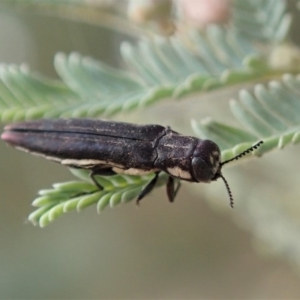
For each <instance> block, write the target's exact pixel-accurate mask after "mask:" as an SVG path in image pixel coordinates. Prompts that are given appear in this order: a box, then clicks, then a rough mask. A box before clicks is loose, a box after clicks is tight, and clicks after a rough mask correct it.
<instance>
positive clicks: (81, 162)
mask: <svg viewBox="0 0 300 300" xmlns="http://www.w3.org/2000/svg"><path fill="white" fill-rule="evenodd" d="M1 138H2V139H3V140H4V141H6V142H7V143H9V144H10V145H12V146H14V147H16V148H19V149H21V150H25V151H27V152H31V153H33V154H37V155H40V156H43V157H45V158H47V159H50V160H53V161H55V162H59V163H61V164H63V165H66V166H69V167H75V168H82V169H88V170H90V171H91V177H92V179H93V181H94V182H95V184H96V185H97V186H98V187H99V188H101V186H99V184H98V183H97V181H96V180H95V178H94V175H104V176H105V175H107V176H108V175H113V174H116V173H125V174H129V175H143V174H147V173H151V172H155V174H156V176H155V177H154V178H153V180H152V181H151V182H150V183H149V184H148V185H147V186H146V187H145V188H144V190H142V192H141V194H140V195H139V197H138V201H139V200H140V199H142V198H143V197H144V196H145V195H146V194H148V193H149V192H150V191H151V190H152V188H153V187H154V186H155V184H156V181H157V177H158V174H159V172H160V171H164V172H166V173H167V174H169V175H170V177H169V180H168V183H167V193H168V197H169V200H170V201H173V200H174V197H175V195H176V193H177V191H178V188H179V186H178V187H177V188H176V189H175V188H174V180H173V178H178V179H181V180H186V181H190V182H210V181H211V180H216V179H218V178H219V177H222V175H221V166H222V163H221V157H220V155H221V153H220V149H219V147H218V146H217V145H216V144H215V143H214V142H212V141H209V140H201V139H198V138H195V137H190V136H184V135H180V134H179V133H177V132H175V131H173V130H171V129H170V128H169V127H164V126H160V125H135V124H130V123H122V122H113V121H103V120H90V119H67V120H63V119H58V120H37V121H30V122H21V123H17V124H12V125H8V126H6V127H5V132H4V133H3V134H2V136H1ZM223 164H224V163H223ZM222 178H223V177H222ZM223 179H224V178H223ZM224 181H225V180H224ZM225 183H226V181H225ZM226 186H227V188H228V191H229V187H228V185H227V183H226ZM229 194H230V191H229Z"/></svg>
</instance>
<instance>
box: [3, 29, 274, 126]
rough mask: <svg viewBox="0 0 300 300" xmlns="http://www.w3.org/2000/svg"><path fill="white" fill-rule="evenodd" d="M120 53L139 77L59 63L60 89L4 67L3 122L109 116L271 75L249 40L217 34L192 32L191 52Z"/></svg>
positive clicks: (132, 49)
mask: <svg viewBox="0 0 300 300" xmlns="http://www.w3.org/2000/svg"><path fill="white" fill-rule="evenodd" d="M121 52H122V55H123V58H124V60H125V61H126V62H127V64H128V65H129V67H130V68H131V69H133V70H134V73H129V72H125V71H121V70H117V69H115V68H111V67H109V66H107V65H105V64H103V63H100V62H98V61H95V60H93V59H91V58H86V57H82V56H80V55H79V54H77V53H73V54H71V55H69V56H66V55H64V54H62V53H59V54H57V55H56V57H55V62H54V65H55V68H56V70H57V72H58V74H59V75H60V77H61V78H62V81H63V82H57V81H55V82H54V81H53V80H49V79H45V78H43V77H41V76H37V75H35V74H32V73H29V71H28V69H26V68H24V67H22V66H21V67H16V66H4V65H2V66H1V69H0V118H1V120H2V121H5V122H8V121H14V120H21V119H27V120H28V119H35V118H56V117H65V118H67V117H98V116H110V115H112V114H115V113H117V112H119V111H126V110H132V109H135V108H137V107H140V106H145V105H150V104H153V103H154V102H156V101H159V100H162V99H166V98H169V97H183V96H184V95H186V94H190V93H193V92H196V91H208V90H212V89H217V88H220V87H224V86H227V85H232V84H236V83H237V82H245V81H249V80H251V79H253V78H258V77H259V76H261V75H263V74H266V73H268V72H271V70H269V69H268V67H267V66H266V64H265V63H264V61H263V60H262V59H260V58H259V53H258V52H257V50H256V49H255V47H254V46H253V45H252V44H251V43H250V42H249V41H248V40H246V39H244V38H243V37H241V36H239V35H237V34H235V33H233V32H232V31H226V30H225V29H223V28H221V27H216V26H211V27H209V28H208V29H207V31H206V33H205V34H200V33H197V32H190V35H189V46H187V44H185V43H183V41H182V40H181V39H180V38H179V37H175V38H171V39H160V38H157V39H155V40H145V41H141V42H140V43H139V44H138V45H137V46H133V45H131V44H129V43H123V45H122V47H121Z"/></svg>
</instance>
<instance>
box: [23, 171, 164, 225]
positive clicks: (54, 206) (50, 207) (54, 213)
mask: <svg viewBox="0 0 300 300" xmlns="http://www.w3.org/2000/svg"><path fill="white" fill-rule="evenodd" d="M71 172H72V173H73V174H74V175H75V176H77V177H78V178H80V179H82V181H69V182H64V183H56V184H54V185H53V189H49V190H41V191H40V192H39V197H38V198H36V199H35V200H34V201H33V203H32V205H33V206H35V207H38V208H37V209H36V210H35V211H34V212H33V213H31V214H30V215H29V217H28V219H29V221H30V222H32V223H33V224H34V225H39V226H40V227H45V226H46V225H48V224H49V223H51V222H52V221H54V220H55V219H57V218H58V217H59V216H60V215H62V214H63V213H66V212H69V211H73V210H77V211H81V210H82V209H84V208H86V207H88V206H91V205H95V204H97V211H98V213H100V212H101V211H102V210H103V209H104V208H105V207H107V206H110V207H114V206H116V205H118V204H120V203H127V202H129V201H132V200H134V199H136V198H137V196H138V195H139V193H140V192H141V190H142V189H143V187H144V186H145V185H146V184H147V183H149V181H151V179H152V178H153V176H154V175H153V174H149V175H147V176H129V175H115V176H109V177H103V176H97V181H98V182H99V184H101V186H102V187H103V190H101V191H100V190H99V189H98V188H97V187H96V186H95V185H94V184H93V183H91V182H90V177H89V175H88V174H89V172H87V171H85V170H78V169H71ZM166 180H167V176H166V174H161V175H160V176H159V178H158V181H157V187H159V186H161V185H163V184H165V183H166Z"/></svg>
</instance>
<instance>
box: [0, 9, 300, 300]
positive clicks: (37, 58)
mask: <svg viewBox="0 0 300 300" xmlns="http://www.w3.org/2000/svg"><path fill="white" fill-rule="evenodd" d="M124 39H128V37H126V36H120V35H117V34H115V33H113V32H110V31H108V30H104V29H100V28H96V27H92V26H89V25H86V24H80V23H75V22H72V21H64V20H61V19H57V18H54V17H50V16H45V15H34V14H32V15H31V14H28V13H16V12H14V13H12V12H8V11H2V12H0V41H1V42H0V61H1V62H4V63H13V64H20V63H24V62H25V63H27V64H28V65H29V66H30V68H31V69H32V70H35V71H38V72H40V73H43V74H45V75H48V76H51V77H55V76H56V74H55V71H54V69H53V57H54V55H55V53H56V52H58V51H63V52H65V53H69V52H72V51H77V52H80V53H81V54H84V55H88V56H92V57H94V58H96V59H99V60H102V61H104V62H106V63H108V64H111V65H113V66H119V65H120V58H119V51H118V47H119V43H120V41H122V40H124ZM237 91H238V87H236V88H235V89H233V90H231V91H227V93H226V94H224V93H222V94H219V93H212V94H210V95H209V96H208V97H206V98H204V99H203V100H201V101H199V97H200V96H199V95H195V96H194V97H190V98H189V99H185V100H183V101H181V102H173V101H171V100H169V101H165V102H162V103H160V104H157V105H156V106H155V107H151V108H148V109H144V110H142V109H141V110H139V111H135V112H133V113H128V114H126V115H120V116H117V117H116V118H118V119H122V120H126V121H132V122H140V123H160V124H164V125H171V126H172V127H173V128H174V129H175V130H178V131H180V132H182V133H185V134H192V131H191V128H190V124H189V121H190V119H191V118H195V119H197V120H200V119H201V118H204V117H207V116H212V117H214V118H217V119H218V120H220V121H222V122H226V121H228V120H227V119H226V118H228V119H231V114H230V112H229V109H228V100H229V99H230V98H232V97H236V96H237ZM201 97H202V96H201ZM216 107H218V109H216ZM227 112H228V113H227ZM298 162H299V146H298V147H297V146H294V147H292V146H290V147H288V148H287V149H285V150H284V151H277V152H274V153H271V154H269V155H267V156H266V157H263V158H261V159H253V160H248V161H246V162H245V163H241V164H237V165H234V166H232V167H231V168H230V167H228V168H226V169H225V170H224V174H225V176H226V178H227V180H228V181H229V183H230V186H231V189H232V191H233V194H234V198H235V201H236V208H235V209H234V210H231V209H230V208H229V204H228V195H227V192H226V189H225V187H224V184H223V183H222V182H217V183H213V184H211V185H205V184H198V185H195V184H188V183H187V184H183V187H182V189H181V191H180V193H179V195H178V197H177V199H176V201H175V203H174V204H169V203H168V201H167V197H166V195H165V189H164V188H161V189H159V190H156V191H155V192H154V193H152V194H151V195H150V196H149V197H147V198H146V199H145V200H144V201H143V202H142V203H141V206H140V207H139V208H138V209H137V208H136V206H135V204H134V203H133V202H131V203H129V204H126V205H120V206H119V207H116V208H114V209H109V208H107V209H106V210H105V211H104V212H103V213H101V214H100V215H97V213H96V208H95V207H90V208H88V209H86V210H85V211H83V212H81V213H69V214H66V215H64V216H62V217H61V218H59V219H58V220H57V221H55V222H54V223H53V224H51V225H49V226H48V227H46V228H44V229H40V228H38V227H34V226H32V225H31V224H28V223H27V221H26V219H27V216H28V214H29V213H30V212H31V211H32V210H33V208H32V207H31V206H30V203H31V201H32V199H34V198H35V197H36V194H37V191H38V190H40V189H44V188H50V187H51V184H52V183H55V182H61V181H67V180H72V179H74V177H73V176H72V175H71V174H70V173H69V171H68V170H67V169H66V168H64V167H62V166H59V165H56V164H54V163H51V162H48V161H45V160H43V159H41V158H37V157H33V156H30V155H28V154H26V153H22V152H19V151H16V150H14V149H12V148H9V147H7V146H6V145H5V144H4V143H2V142H1V143H0V176H1V177H0V178H1V180H0V190H1V199H0V200H1V201H0V207H1V209H0V223H1V224H0V245H1V246H0V247H1V248H0V266H1V267H0V298H1V299H17V298H18V299H25V298H26V299H50V298H51V299H62V298H63V299H90V298H97V299H258V298H259V299H299V298H300V285H299V279H300V277H299V266H297V265H296V263H295V259H294V257H295V256H296V257H297V256H298V252H296V253H295V251H296V250H297V248H296V247H294V248H291V251H294V253H291V257H289V256H288V254H286V253H288V251H285V252H284V251H282V249H281V248H280V247H279V246H278V247H279V248H278V247H277V248H276V245H282V244H280V243H278V244H277V239H284V238H286V239H288V238H290V239H291V240H293V241H294V242H295V243H296V241H297V239H298V236H299V241H300V231H297V230H296V231H295V230H294V231H293V234H294V235H293V236H291V237H287V236H286V230H287V228H286V226H285V224H284V222H283V220H281V219H280V220H278V221H277V219H278V216H277V212H273V211H272V210H270V211H269V210H268V211H264V209H265V210H266V208H269V207H272V205H274V206H275V207H276V208H278V206H279V207H280V209H282V210H285V209H286V207H285V206H284V203H285V202H294V204H295V208H298V210H297V209H295V210H294V211H293V212H292V213H291V212H290V213H291V214H290V215H292V216H293V217H294V218H295V220H297V219H299V215H300V202H299V192H300V179H299V163H298ZM297 202H299V203H297ZM219 203H220V205H219ZM266 203H267V205H266ZM270 203H271V205H269V204H270ZM287 215H288V216H289V214H287ZM275 224H276V227H274V225H275ZM256 225H257V226H256ZM296 228H297V227H296ZM267 230H269V232H270V238H269V232H268V231H267ZM253 232H255V236H256V237H255V238H253ZM276 234H278V236H276ZM290 243H291V242H290ZM281 252H282V253H284V255H281V256H280V255H277V254H280V253H281ZM292 254H293V255H294V256H292ZM299 255H300V252H299Z"/></svg>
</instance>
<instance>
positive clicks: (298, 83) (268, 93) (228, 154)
mask: <svg viewBox="0 0 300 300" xmlns="http://www.w3.org/2000/svg"><path fill="white" fill-rule="evenodd" d="M299 95H300V77H299V76H296V77H295V76H292V75H288V74H287V75H284V76H283V77H282V80H281V81H272V82H270V83H269V85H268V88H266V87H265V86H264V85H262V84H257V85H256V86H255V87H254V93H253V94H252V93H250V92H248V91H246V90H242V91H241V92H240V95H239V100H232V101H231V103H230V107H231V110H232V112H233V114H234V116H235V117H236V119H237V120H238V121H239V122H240V123H241V124H243V126H244V127H245V129H240V127H232V126H228V125H224V124H221V123H218V122H215V121H213V120H211V119H206V120H204V121H203V122H201V123H199V122H197V121H195V120H194V121H192V127H193V129H194V131H195V133H196V134H197V135H198V136H201V137H202V138H203V137H206V138H210V139H212V140H214V141H215V142H216V143H217V144H218V145H219V146H220V148H221V149H222V150H223V151H222V158H223V160H227V159H230V158H232V157H233V156H235V155H237V154H238V153H240V152H241V151H242V150H244V149H245V148H247V147H249V146H250V145H252V144H253V143H254V142H256V141H257V140H263V141H264V144H263V145H262V146H261V147H259V149H258V150H257V151H256V152H255V153H256V154H257V155H262V154H264V153H267V152H269V151H271V150H273V149H275V148H279V149H281V148H283V147H285V146H287V145H288V144H296V143H299V142H300V96H299Z"/></svg>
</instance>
